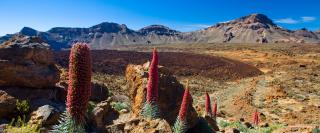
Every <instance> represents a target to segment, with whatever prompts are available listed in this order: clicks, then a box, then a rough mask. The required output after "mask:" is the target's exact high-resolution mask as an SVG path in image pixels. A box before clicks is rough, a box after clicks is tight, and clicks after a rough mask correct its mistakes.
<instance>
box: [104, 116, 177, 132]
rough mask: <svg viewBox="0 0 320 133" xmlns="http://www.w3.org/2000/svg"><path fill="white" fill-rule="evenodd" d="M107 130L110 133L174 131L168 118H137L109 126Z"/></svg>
mask: <svg viewBox="0 0 320 133" xmlns="http://www.w3.org/2000/svg"><path fill="white" fill-rule="evenodd" d="M106 131H107V132H108V133H172V130H171V127H170V125H169V123H168V122H167V121H166V120H163V119H155V120H148V119H143V118H135V119H132V120H129V121H127V122H124V123H119V124H114V125H110V126H107V127H106Z"/></svg>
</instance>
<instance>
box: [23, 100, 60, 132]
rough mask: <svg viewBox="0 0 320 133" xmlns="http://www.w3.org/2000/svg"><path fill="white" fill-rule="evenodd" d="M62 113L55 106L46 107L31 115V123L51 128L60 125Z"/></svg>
mask: <svg viewBox="0 0 320 133" xmlns="http://www.w3.org/2000/svg"><path fill="white" fill-rule="evenodd" d="M61 113H62V111H61V110H58V109H56V108H54V107H53V106H50V105H44V106H41V107H39V108H38V109H37V110H35V111H33V112H32V113H31V118H30V120H29V123H30V124H36V125H42V126H45V127H46V126H51V125H54V124H57V123H58V120H59V118H60V114H61Z"/></svg>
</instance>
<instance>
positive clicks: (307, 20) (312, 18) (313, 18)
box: [301, 16, 317, 22]
mask: <svg viewBox="0 0 320 133" xmlns="http://www.w3.org/2000/svg"><path fill="white" fill-rule="evenodd" d="M301 19H302V21H303V22H311V21H315V20H316V19H317V18H315V17H310V16H304V17H301Z"/></svg>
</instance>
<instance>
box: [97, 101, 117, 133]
mask: <svg viewBox="0 0 320 133" xmlns="http://www.w3.org/2000/svg"><path fill="white" fill-rule="evenodd" d="M118 116H119V114H118V112H116V111H115V110H114V109H113V108H111V105H110V100H106V101H102V102H100V103H98V104H97V106H96V107H95V108H94V109H93V111H92V120H93V124H94V125H95V127H96V128H97V130H103V128H104V126H105V125H108V124H111V123H112V121H113V120H115V119H117V118H118Z"/></svg>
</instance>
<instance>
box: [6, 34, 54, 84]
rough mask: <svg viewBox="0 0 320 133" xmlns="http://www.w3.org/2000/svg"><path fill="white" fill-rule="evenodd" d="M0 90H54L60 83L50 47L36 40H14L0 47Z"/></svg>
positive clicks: (21, 37)
mask: <svg viewBox="0 0 320 133" xmlns="http://www.w3.org/2000/svg"><path fill="white" fill-rule="evenodd" d="M0 68H1V69H0V86H20V87H32V88H45V87H53V86H55V84H56V83H57V82H58V81H59V70H58V69H57V68H56V66H55V65H54V60H53V55H52V52H51V50H50V49H49V45H48V44H47V43H45V42H43V41H42V40H41V39H39V38H37V37H25V36H16V37H14V38H12V39H10V40H9V41H7V42H4V43H3V44H2V45H0Z"/></svg>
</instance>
